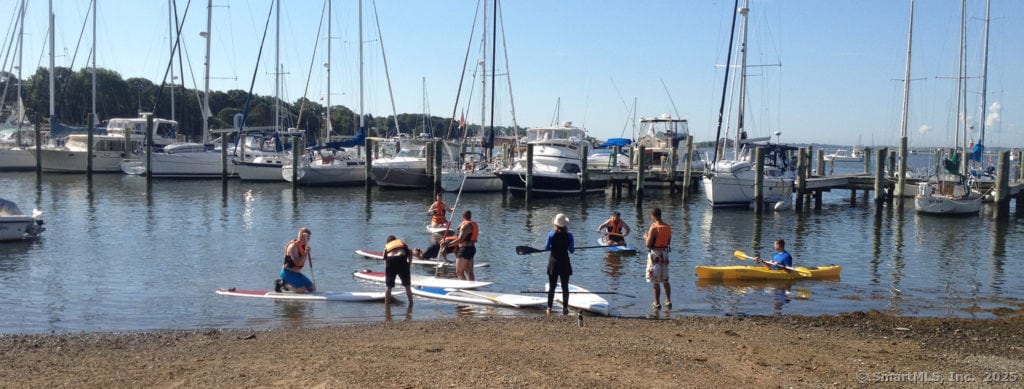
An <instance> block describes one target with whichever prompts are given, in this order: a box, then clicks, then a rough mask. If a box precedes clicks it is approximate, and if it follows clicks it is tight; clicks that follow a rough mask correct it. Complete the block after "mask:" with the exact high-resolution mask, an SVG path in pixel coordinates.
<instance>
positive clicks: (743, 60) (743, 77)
mask: <svg viewBox="0 0 1024 389" xmlns="http://www.w3.org/2000/svg"><path fill="white" fill-rule="evenodd" d="M749 3H750V2H749V0H743V8H741V9H740V11H739V12H740V15H743V35H742V37H741V38H740V96H739V105H738V106H737V109H736V141H735V142H733V145H732V146H733V153H734V154H733V155H734V156H735V158H736V159H737V160H739V159H740V139H741V138H742V137H743V135H742V134H743V133H744V132H745V131H746V130H745V128H744V124H743V114H744V111H743V110H744V105H745V100H746V96H747V24H748V23H747V21H748V20H749V19H750V16H749V14H750V8H749V7H748V5H749Z"/></svg>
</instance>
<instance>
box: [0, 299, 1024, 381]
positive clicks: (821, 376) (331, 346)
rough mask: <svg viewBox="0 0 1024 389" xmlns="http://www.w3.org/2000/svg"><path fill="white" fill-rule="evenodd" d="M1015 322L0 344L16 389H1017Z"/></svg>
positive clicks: (602, 324) (1023, 335) (460, 327)
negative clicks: (518, 388)
mask: <svg viewBox="0 0 1024 389" xmlns="http://www.w3.org/2000/svg"><path fill="white" fill-rule="evenodd" d="M1022 339H1024V318H1022V316H1021V315H1020V314H1015V315H1013V316H1011V317H1007V318H1000V319H958V318H918V317H897V316H890V315H886V314H882V313H876V312H871V313H849V314H843V315H838V316H807V317H804V316H777V317H747V318H721V317H677V318H672V319H667V320H666V319H662V320H651V319H624V318H601V317H584V319H583V321H582V326H580V323H579V322H578V321H577V317H576V316H572V315H570V316H561V315H554V316H550V317H534V318H514V319H507V318H461V319H445V320H438V321H402V322H380V323H373V324H360V325H351V326H340V327H330V328H319V329H302V330H271V331H245V330H235V331H219V330H211V331H206V332H175V331H172V332H147V333H121V334H119V333H102V334H88V333H87V334H58V335H5V336H0V364H2V366H3V369H0V381H2V382H5V383H9V384H13V385H17V386H18V387H56V386H67V387H76V388H82V387H283V386H289V387H481V386H487V387H495V386H534V387H566V386H568V387H669V386H671V387H732V386H736V387H790V386H793V387H854V386H865V385H881V386H885V387H907V386H921V387H924V386H934V384H936V383H940V384H941V385H943V386H954V387H1020V386H1021V385H1024V376H1022V374H1024V342H1022Z"/></svg>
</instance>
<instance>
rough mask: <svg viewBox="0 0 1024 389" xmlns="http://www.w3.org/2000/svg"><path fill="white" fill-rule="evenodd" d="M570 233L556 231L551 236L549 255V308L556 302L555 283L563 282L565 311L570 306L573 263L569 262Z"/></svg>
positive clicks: (563, 305)
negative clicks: (570, 277) (570, 280)
mask: <svg viewBox="0 0 1024 389" xmlns="http://www.w3.org/2000/svg"><path fill="white" fill-rule="evenodd" d="M569 239H570V238H569V233H568V232H555V233H553V234H552V235H551V237H550V242H551V254H550V255H549V256H548V309H550V308H551V306H552V304H554V299H555V283H556V282H558V283H561V284H562V307H563V309H562V310H563V312H565V311H568V309H569V308H565V307H568V306H569V276H571V275H572V263H570V262H569V244H570V243H569V242H570V240H569Z"/></svg>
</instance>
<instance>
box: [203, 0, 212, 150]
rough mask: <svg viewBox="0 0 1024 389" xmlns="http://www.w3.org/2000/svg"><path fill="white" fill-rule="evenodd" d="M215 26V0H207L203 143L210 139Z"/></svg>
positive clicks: (204, 35)
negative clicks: (212, 54)
mask: <svg viewBox="0 0 1024 389" xmlns="http://www.w3.org/2000/svg"><path fill="white" fill-rule="evenodd" d="M212 26H213V0H207V2H206V32H205V34H201V35H203V37H204V38H206V63H205V64H203V65H204V67H205V69H204V70H203V72H204V74H203V143H208V142H209V141H210V113H211V112H210V38H211V37H210V28H211V27H212Z"/></svg>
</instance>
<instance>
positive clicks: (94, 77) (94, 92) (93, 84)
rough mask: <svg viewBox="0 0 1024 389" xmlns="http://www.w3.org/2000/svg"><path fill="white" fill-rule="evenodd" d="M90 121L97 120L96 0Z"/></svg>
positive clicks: (93, 8)
mask: <svg viewBox="0 0 1024 389" xmlns="http://www.w3.org/2000/svg"><path fill="white" fill-rule="evenodd" d="M171 96H172V98H173V96H174V95H173V94H172V95H171ZM171 101H174V100H171ZM172 107H173V105H172ZM172 112H173V111H172ZM89 121H90V122H95V121H96V0H92V118H91V119H89Z"/></svg>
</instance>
